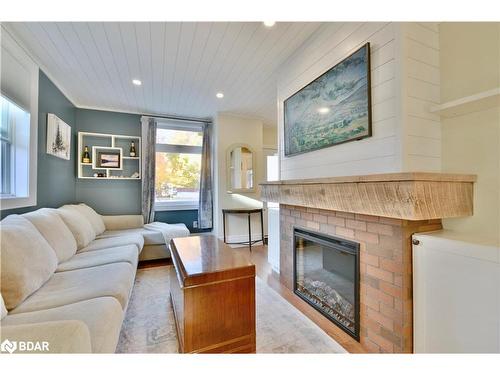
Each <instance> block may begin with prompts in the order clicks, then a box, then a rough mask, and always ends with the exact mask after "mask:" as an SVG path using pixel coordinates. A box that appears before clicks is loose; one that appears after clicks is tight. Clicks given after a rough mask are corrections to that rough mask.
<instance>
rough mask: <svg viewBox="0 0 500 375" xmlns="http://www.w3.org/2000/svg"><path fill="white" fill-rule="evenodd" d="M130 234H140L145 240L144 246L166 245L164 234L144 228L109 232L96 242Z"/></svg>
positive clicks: (97, 238)
mask: <svg viewBox="0 0 500 375" xmlns="http://www.w3.org/2000/svg"><path fill="white" fill-rule="evenodd" d="M129 234H134V235H136V234H138V235H140V236H142V237H143V238H144V245H162V244H164V243H165V240H164V238H163V234H162V233H161V232H158V231H153V230H148V229H144V228H134V229H123V230H107V231H105V232H104V233H103V234H101V235H100V236H98V237H96V240H99V239H102V238H109V237H120V236H126V235H129Z"/></svg>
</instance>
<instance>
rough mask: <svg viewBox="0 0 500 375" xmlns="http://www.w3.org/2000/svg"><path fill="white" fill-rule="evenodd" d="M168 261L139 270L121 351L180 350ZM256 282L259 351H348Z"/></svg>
mask: <svg viewBox="0 0 500 375" xmlns="http://www.w3.org/2000/svg"><path fill="white" fill-rule="evenodd" d="M168 267H171V266H164V267H154V268H145V269H139V270H138V271H137V277H136V281H135V285H134V290H133V292H132V297H131V299H130V303H129V306H128V310H127V313H126V316H125V320H124V322H123V326H122V331H121V334H120V339H119V342H118V347H117V349H116V352H117V353H178V346H177V335H176V331H175V323H174V314H173V311H172V306H171V303H170V298H169V279H168ZM255 284H256V307H257V353H345V350H344V349H343V348H342V347H341V346H340V345H339V344H338V343H337V342H336V341H334V340H333V339H332V338H330V337H329V336H328V335H327V334H326V333H324V332H323V331H322V330H321V329H320V328H319V327H318V326H316V325H315V324H314V323H313V322H311V321H310V320H309V319H308V318H307V317H305V316H304V315H303V314H302V313H300V312H299V311H298V310H297V309H296V308H295V307H293V306H292V305H291V304H290V303H288V302H287V301H286V300H285V299H284V298H283V297H281V296H280V295H279V294H278V293H276V292H275V291H274V290H273V289H271V288H270V287H268V286H267V285H266V284H265V283H264V282H263V281H262V280H260V279H259V278H258V277H257V278H256V283H255Z"/></svg>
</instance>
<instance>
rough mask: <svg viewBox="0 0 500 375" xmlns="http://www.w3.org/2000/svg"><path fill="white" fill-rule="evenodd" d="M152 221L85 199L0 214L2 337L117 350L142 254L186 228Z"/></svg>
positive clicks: (73, 348)
mask: <svg viewBox="0 0 500 375" xmlns="http://www.w3.org/2000/svg"><path fill="white" fill-rule="evenodd" d="M155 225H156V230H155ZM155 225H149V228H147V227H148V226H146V227H144V226H143V222H142V216H139V215H123V216H101V215H99V214H97V213H96V212H95V211H94V210H93V209H92V208H90V207H88V206H86V205H83V204H80V205H65V206H63V207H60V208H58V209H49V208H42V209H39V210H37V211H33V212H30V213H27V214H24V215H10V216H8V217H6V218H5V219H4V220H2V221H1V222H0V231H1V233H0V235H1V252H0V261H1V274H0V276H1V280H0V281H1V284H0V287H1V288H0V290H1V297H2V298H1V322H0V336H1V337H0V342H4V340H5V339H8V340H10V341H46V342H48V343H49V352H50V353H74V352H76V353H89V352H91V353H112V352H114V351H115V349H116V345H117V342H118V338H119V334H120V328H121V325H122V322H123V317H124V313H125V311H126V308H127V304H128V301H129V297H130V294H131V291H132V287H133V284H134V279H135V274H136V269H137V263H138V260H139V258H140V254H141V252H143V251H144V248H145V247H147V246H151V248H152V249H153V250H151V254H150V255H151V256H153V257H154V256H155V255H158V253H159V251H158V248H160V247H161V246H163V248H164V247H165V242H168V241H169V238H168V235H173V234H178V235H182V236H185V235H188V234H189V231H188V230H187V228H185V227H184V228H182V226H179V225H177V226H175V227H174V228H173V230H172V229H171V228H170V227H169V225H162V224H159V223H158V224H155ZM169 228H170V229H169ZM161 239H163V243H160V242H161ZM145 242H146V243H147V244H146V245H145ZM163 255H165V254H163Z"/></svg>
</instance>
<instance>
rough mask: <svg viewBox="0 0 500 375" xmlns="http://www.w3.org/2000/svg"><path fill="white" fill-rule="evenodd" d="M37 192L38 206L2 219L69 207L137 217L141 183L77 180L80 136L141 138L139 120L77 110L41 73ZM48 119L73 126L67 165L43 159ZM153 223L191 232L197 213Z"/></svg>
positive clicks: (164, 216)
mask: <svg viewBox="0 0 500 375" xmlns="http://www.w3.org/2000/svg"><path fill="white" fill-rule="evenodd" d="M38 110H39V114H38V181H37V184H38V191H37V195H38V196H37V206H34V207H24V208H20V209H14V210H5V211H2V212H1V217H2V218H3V217H5V216H7V215H10V214H13V213H17V214H22V213H25V212H29V211H34V210H36V209H38V208H41V207H59V206H62V205H64V204H68V203H80V202H83V203H86V204H88V205H89V206H90V207H93V208H94V209H95V210H96V211H97V212H99V213H100V214H103V215H119V214H140V213H141V182H140V181H130V180H127V181H119V180H117V181H114V180H113V181H110V180H79V179H78V178H77V163H78V157H79V156H78V152H77V147H78V141H77V139H78V132H79V131H86V132H95V133H110V134H123V135H134V136H140V135H141V125H140V124H141V120H140V117H141V116H140V115H137V114H128V113H119V112H110V111H97V110H90V109H82V108H76V107H75V106H74V105H73V103H71V102H70V101H69V100H68V99H67V98H66V97H65V96H64V94H63V93H62V92H61V91H60V90H59V89H58V88H57V87H56V86H55V85H54V84H53V83H52V82H51V81H50V79H49V78H48V77H47V76H46V75H45V74H44V73H43V72H42V71H41V70H40V73H39V95H38ZM47 113H54V114H55V115H56V116H58V117H59V118H61V119H62V120H63V121H64V122H66V123H67V124H68V125H70V126H71V132H72V143H71V160H69V161H68V160H63V159H59V158H56V157H54V156H51V155H48V154H47V153H46V142H47V139H46V137H47ZM155 220H156V221H161V222H166V223H184V224H186V226H187V227H188V228H189V230H190V231H191V232H205V231H207V230H199V229H197V228H193V221H195V220H198V210H183V211H161V212H157V213H156V214H155Z"/></svg>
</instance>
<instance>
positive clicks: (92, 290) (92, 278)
mask: <svg viewBox="0 0 500 375" xmlns="http://www.w3.org/2000/svg"><path fill="white" fill-rule="evenodd" d="M135 271H136V269H135V268H134V267H132V266H131V265H130V263H127V262H121V263H112V264H105V265H103V266H97V267H90V268H83V269H79V270H73V271H67V272H56V273H55V274H54V275H53V276H52V277H51V278H50V280H49V281H47V282H46V283H45V285H44V286H42V287H41V288H40V289H38V290H37V291H36V292H35V293H33V294H32V295H31V296H30V297H28V298H27V299H26V300H25V301H24V302H23V303H22V304H20V305H19V306H17V307H16V308H15V309H14V310H12V311H11V314H18V313H22V312H30V311H36V310H45V309H50V308H54V307H59V306H64V305H68V304H70V303H75V302H80V301H84V300H87V299H91V298H96V297H106V296H110V297H115V298H116V299H117V300H118V302H120V304H121V305H122V308H123V309H125V307H126V306H127V302H128V298H129V294H130V292H131V290H132V286H133V284H134V278H135Z"/></svg>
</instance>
